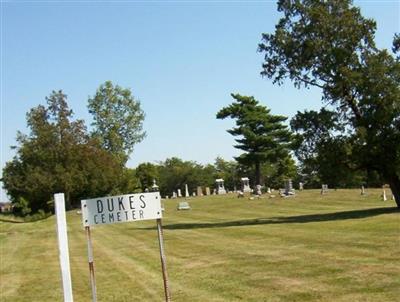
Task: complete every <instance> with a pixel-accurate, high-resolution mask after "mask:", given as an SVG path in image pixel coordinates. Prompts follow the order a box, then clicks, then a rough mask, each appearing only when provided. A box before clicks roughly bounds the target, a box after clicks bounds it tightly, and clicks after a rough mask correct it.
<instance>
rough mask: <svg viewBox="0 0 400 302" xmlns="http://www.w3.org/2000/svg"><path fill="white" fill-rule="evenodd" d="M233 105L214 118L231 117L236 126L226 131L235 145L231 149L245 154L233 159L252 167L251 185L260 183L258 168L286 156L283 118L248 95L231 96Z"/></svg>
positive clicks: (286, 140) (286, 144)
mask: <svg viewBox="0 0 400 302" xmlns="http://www.w3.org/2000/svg"><path fill="white" fill-rule="evenodd" d="M231 96H232V97H233V98H234V100H235V101H234V102H233V103H232V104H230V105H229V106H227V107H224V108H222V109H221V110H220V111H219V112H218V113H217V119H225V118H228V117H230V118H232V119H235V120H236V127H234V128H232V129H229V130H227V131H228V133H230V134H232V135H233V136H238V137H239V138H237V139H235V141H236V142H237V143H238V144H237V145H235V146H234V147H235V148H238V149H240V150H243V151H245V153H243V154H241V155H240V156H239V157H236V160H237V161H238V162H239V163H240V164H243V165H245V166H252V165H253V166H254V167H255V184H261V183H262V179H261V165H262V163H265V162H276V161H278V160H279V159H283V158H285V157H287V156H288V148H289V144H290V139H291V133H290V131H289V130H288V129H287V126H286V125H284V124H283V122H284V121H286V119H287V118H286V117H284V116H280V115H273V114H271V113H270V111H271V110H270V109H268V108H266V107H265V106H262V105H260V104H259V103H258V101H257V100H256V99H255V98H254V97H251V96H242V95H239V94H231Z"/></svg>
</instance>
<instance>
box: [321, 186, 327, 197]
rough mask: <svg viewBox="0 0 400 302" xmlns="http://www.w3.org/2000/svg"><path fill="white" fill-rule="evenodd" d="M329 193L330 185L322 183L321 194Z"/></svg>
mask: <svg viewBox="0 0 400 302" xmlns="http://www.w3.org/2000/svg"><path fill="white" fill-rule="evenodd" d="M326 193H328V185H322V187H321V195H324V194H326Z"/></svg>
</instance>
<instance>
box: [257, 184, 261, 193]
mask: <svg viewBox="0 0 400 302" xmlns="http://www.w3.org/2000/svg"><path fill="white" fill-rule="evenodd" d="M256 195H262V192H261V185H256Z"/></svg>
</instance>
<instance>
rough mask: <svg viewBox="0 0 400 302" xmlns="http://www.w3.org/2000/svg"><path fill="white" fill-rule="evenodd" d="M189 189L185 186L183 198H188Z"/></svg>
mask: <svg viewBox="0 0 400 302" xmlns="http://www.w3.org/2000/svg"><path fill="white" fill-rule="evenodd" d="M189 196H190V195H189V189H188V185H187V184H185V197H189Z"/></svg>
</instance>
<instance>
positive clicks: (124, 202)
mask: <svg viewBox="0 0 400 302" xmlns="http://www.w3.org/2000/svg"><path fill="white" fill-rule="evenodd" d="M81 206H82V220H83V221H82V222H83V226H84V227H85V230H86V237H87V242H88V259H89V272H90V284H91V288H92V301H93V302H96V301H97V298H96V280H95V275H94V260H93V247H92V240H91V234H90V226H93V225H100V224H112V223H122V222H130V221H140V220H149V219H156V220H157V231H158V241H159V246H160V257H161V268H162V275H163V280H164V291H165V301H167V302H169V301H171V295H170V291H169V286H168V275H167V268H166V258H165V253H164V240H163V232H162V224H161V218H162V210H161V197H160V193H159V192H151V193H139V194H126V195H118V196H109V197H100V198H94V199H87V200H82V201H81Z"/></svg>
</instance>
